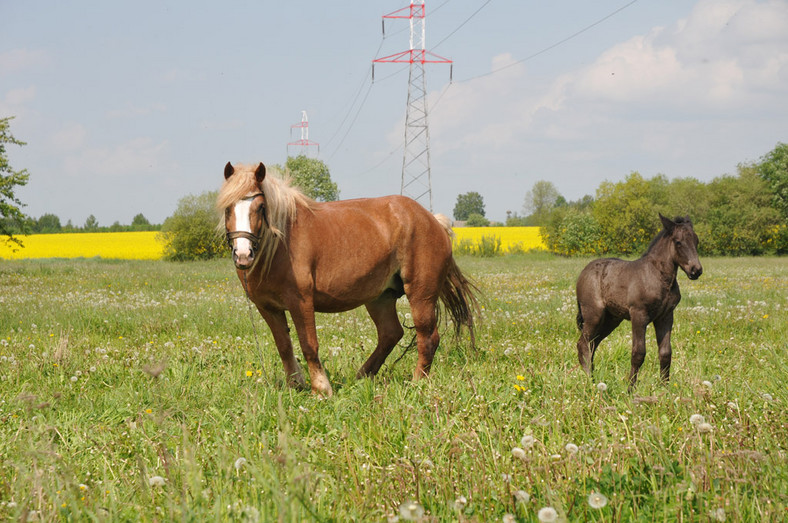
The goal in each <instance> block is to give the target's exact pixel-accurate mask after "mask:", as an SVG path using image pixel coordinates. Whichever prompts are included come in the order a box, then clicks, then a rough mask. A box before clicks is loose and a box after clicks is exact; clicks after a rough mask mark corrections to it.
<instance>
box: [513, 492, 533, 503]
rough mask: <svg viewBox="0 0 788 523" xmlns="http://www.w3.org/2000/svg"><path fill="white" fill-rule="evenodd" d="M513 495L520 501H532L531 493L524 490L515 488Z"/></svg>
mask: <svg viewBox="0 0 788 523" xmlns="http://www.w3.org/2000/svg"><path fill="white" fill-rule="evenodd" d="M513 495H514V499H515V500H516V501H517V502H518V503H528V502H529V501H531V495H530V494H529V493H527V492H526V491H524V490H515V491H514V494H513Z"/></svg>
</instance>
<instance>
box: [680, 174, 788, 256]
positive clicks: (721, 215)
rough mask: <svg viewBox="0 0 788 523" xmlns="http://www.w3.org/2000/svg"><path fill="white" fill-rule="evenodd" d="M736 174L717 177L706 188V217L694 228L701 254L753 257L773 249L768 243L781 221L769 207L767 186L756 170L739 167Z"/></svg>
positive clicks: (769, 197) (769, 200) (769, 196)
mask: <svg viewBox="0 0 788 523" xmlns="http://www.w3.org/2000/svg"><path fill="white" fill-rule="evenodd" d="M738 171H739V172H738V176H730V175H728V176H721V177H719V178H715V179H714V180H713V181H712V182H711V183H710V184H709V191H710V194H711V196H710V209H709V212H708V216H707V217H706V219H705V221H704V223H701V224H699V226H696V232H697V233H698V237H699V239H700V245H699V250H700V252H701V253H703V254H716V255H733V256H745V255H757V254H764V253H765V252H767V251H768V250H770V248H772V249H773V248H774V246H770V245H769V239H770V238H772V236H773V231H774V230H775V228H777V227H779V226H780V224H781V222H782V220H781V217H780V214H779V212H778V211H777V210H776V209H775V208H773V207H772V206H771V200H772V195H771V193H770V192H769V190H768V188H767V185H766V184H767V182H766V180H764V179H763V178H762V177H761V176H760V175H759V174H758V168H757V166H753V165H739V167H738ZM778 250H779V246H778Z"/></svg>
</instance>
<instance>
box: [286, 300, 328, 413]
mask: <svg viewBox="0 0 788 523" xmlns="http://www.w3.org/2000/svg"><path fill="white" fill-rule="evenodd" d="M290 316H291V317H292V318H293V323H294V324H295V328H296V332H297V333H298V341H299V343H300V344H301V352H302V353H303V354H304V359H306V365H307V368H308V369H309V379H310V380H311V382H312V392H313V393H314V394H317V395H320V396H323V397H326V398H327V397H329V396H331V395H332V394H333V393H334V391H333V390H331V383H329V381H328V376H327V375H326V371H325V369H324V368H323V364H322V363H320V358H319V357H318V354H317V351H318V342H317V328H316V327H315V308H314V304H313V303H312V301H311V300H301V301H300V302H299V303H298V304H297V305H296V306H294V307H291V308H290Z"/></svg>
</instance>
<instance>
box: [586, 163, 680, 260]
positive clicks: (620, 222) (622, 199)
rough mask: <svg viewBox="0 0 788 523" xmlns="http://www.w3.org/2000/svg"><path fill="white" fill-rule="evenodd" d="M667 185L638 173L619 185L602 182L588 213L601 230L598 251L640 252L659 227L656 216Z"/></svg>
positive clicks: (665, 181)
mask: <svg viewBox="0 0 788 523" xmlns="http://www.w3.org/2000/svg"><path fill="white" fill-rule="evenodd" d="M667 185H668V180H667V178H665V177H664V176H655V177H654V178H652V179H651V180H646V179H644V178H643V177H642V176H641V175H640V173H638V172H632V173H631V174H630V175H629V176H627V177H626V179H625V180H624V181H623V182H618V183H611V182H602V184H601V185H600V186H599V188H598V189H597V196H596V200H595V202H594V205H593V211H592V212H593V216H594V218H595V219H596V221H597V223H598V224H599V227H600V229H601V231H602V237H601V238H600V250H601V251H602V252H610V253H618V254H637V253H641V252H643V251H644V250H645V249H646V247H647V246H648V244H649V243H650V242H651V239H652V238H653V237H654V235H656V234H657V232H659V230H660V228H661V225H660V221H659V218H658V213H659V212H660V210H661V209H662V208H663V207H664V206H665V203H666V199H667V189H666V188H667Z"/></svg>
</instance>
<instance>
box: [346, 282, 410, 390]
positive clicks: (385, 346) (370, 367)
mask: <svg viewBox="0 0 788 523" xmlns="http://www.w3.org/2000/svg"><path fill="white" fill-rule="evenodd" d="M366 307H367V312H369V315H370V317H371V318H372V321H373V322H375V327H376V328H377V330H378V345H377V347H375V351H374V352H373V353H372V354H370V356H369V358H368V359H367V361H366V362H364V364H363V365H362V366H361V368H360V369H359V370H358V373H357V374H356V377H357V378H363V377H365V376H374V375H375V374H377V373H378V371H379V370H380V367H381V365H383V362H385V361H386V358H387V357H388V355H389V354H391V351H392V349H393V348H394V346H396V345H397V343H398V342H399V340H401V339H402V335H403V334H404V331H403V330H402V324H401V323H400V322H399V317H398V316H397V298H395V297H394V296H393V295H392V294H389V293H384V294H383V295H382V296H380V297H379V298H378V299H376V300H375V301H373V302H372V303H368V304H367V305H366Z"/></svg>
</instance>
